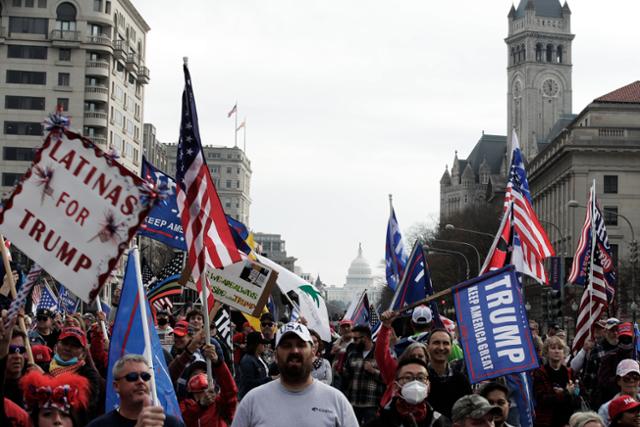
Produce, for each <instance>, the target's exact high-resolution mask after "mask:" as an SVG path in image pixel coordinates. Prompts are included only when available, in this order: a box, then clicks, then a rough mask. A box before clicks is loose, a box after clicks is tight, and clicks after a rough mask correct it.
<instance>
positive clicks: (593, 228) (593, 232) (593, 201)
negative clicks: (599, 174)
mask: <svg viewBox="0 0 640 427" xmlns="http://www.w3.org/2000/svg"><path fill="white" fill-rule="evenodd" d="M590 193H591V194H590V196H591V197H590V199H591V206H589V209H591V256H590V258H591V259H590V265H591V266H590V268H589V322H590V323H591V325H590V326H589V339H591V329H592V328H593V314H592V310H593V257H594V255H595V250H596V221H595V206H596V180H595V179H594V180H593V184H592V185H591V191H590Z"/></svg>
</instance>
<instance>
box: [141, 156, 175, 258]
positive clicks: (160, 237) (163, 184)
mask: <svg viewBox="0 0 640 427" xmlns="http://www.w3.org/2000/svg"><path fill="white" fill-rule="evenodd" d="M141 175H142V178H143V179H146V180H147V181H151V182H153V183H155V184H156V186H157V187H158V188H163V189H165V190H167V192H168V195H167V197H166V198H164V199H163V200H160V201H158V203H156V205H155V206H154V207H153V209H151V211H150V212H149V215H148V216H147V218H146V219H145V220H144V222H143V223H142V225H141V226H140V228H139V230H138V234H140V235H141V236H146V237H149V238H151V239H154V240H157V241H159V242H162V243H164V244H165V245H167V246H170V247H172V248H174V249H179V250H181V251H186V250H187V245H186V243H185V241H184V234H183V231H182V220H181V219H180V212H179V211H178V202H177V200H176V182H175V180H174V179H173V178H171V177H170V176H169V175H167V174H165V173H164V172H162V171H160V170H159V169H156V168H155V167H154V166H153V165H152V164H151V163H149V162H148V161H147V159H145V158H144V157H143V158H142V173H141Z"/></svg>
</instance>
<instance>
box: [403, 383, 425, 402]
mask: <svg viewBox="0 0 640 427" xmlns="http://www.w3.org/2000/svg"><path fill="white" fill-rule="evenodd" d="M400 394H401V395H402V398H403V399H404V400H405V401H406V402H407V403H410V404H412V405H417V404H418V403H422V401H424V400H425V399H426V398H427V396H428V395H429V384H425V383H423V382H422V381H418V380H413V381H410V382H408V383H406V384H405V385H403V386H402V389H401V390H400Z"/></svg>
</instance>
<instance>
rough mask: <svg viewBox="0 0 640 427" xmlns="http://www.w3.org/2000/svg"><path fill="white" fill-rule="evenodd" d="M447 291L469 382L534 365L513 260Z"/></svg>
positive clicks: (533, 352) (527, 323)
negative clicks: (503, 266) (451, 301)
mask: <svg viewBox="0 0 640 427" xmlns="http://www.w3.org/2000/svg"><path fill="white" fill-rule="evenodd" d="M452 292H453V301H454V303H455V306H456V316H457V318H458V326H459V330H460V344H461V345H462V347H463V349H464V358H465V362H466V365H467V372H468V374H469V380H470V381H471V383H472V384H475V383H478V382H480V381H484V380H488V379H491V378H495V377H499V376H502V375H506V374H510V373H516V372H524V371H528V370H531V369H535V368H537V367H538V358H537V355H536V351H535V348H534V346H533V340H532V338H531V331H530V330H529V321H528V320H527V313H526V310H525V309H524V307H523V305H522V293H521V290H520V284H519V283H518V279H517V277H516V274H515V270H514V267H513V266H512V265H509V266H507V267H505V268H502V269H500V270H495V271H492V272H490V273H488V274H484V275H482V276H479V277H477V278H475V279H473V280H469V281H467V282H464V283H462V284H460V285H458V286H457V287H455V288H454V289H453V290H452Z"/></svg>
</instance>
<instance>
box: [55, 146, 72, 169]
mask: <svg viewBox="0 0 640 427" xmlns="http://www.w3.org/2000/svg"><path fill="white" fill-rule="evenodd" d="M75 157H76V152H75V150H71V151H69V152H68V153H67V154H65V156H64V157H63V158H61V159H60V160H58V163H60V164H62V165H65V166H66V167H67V169H71V163H73V160H74V159H75Z"/></svg>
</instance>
